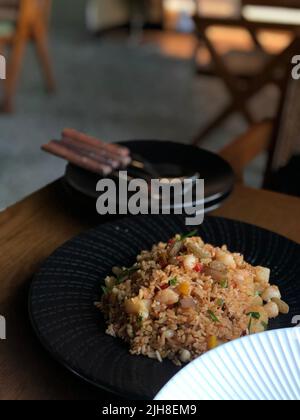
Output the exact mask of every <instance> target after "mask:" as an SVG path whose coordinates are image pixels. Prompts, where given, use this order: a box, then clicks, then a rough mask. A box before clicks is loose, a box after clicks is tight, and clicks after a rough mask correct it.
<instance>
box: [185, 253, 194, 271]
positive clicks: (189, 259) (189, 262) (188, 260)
mask: <svg viewBox="0 0 300 420" xmlns="http://www.w3.org/2000/svg"><path fill="white" fill-rule="evenodd" d="M197 262H198V260H197V258H196V257H195V256H194V255H192V254H190V255H186V256H185V257H183V266H184V268H185V269H186V270H193V269H194V267H195V265H196V264H197Z"/></svg>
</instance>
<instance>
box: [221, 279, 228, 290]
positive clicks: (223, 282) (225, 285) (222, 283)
mask: <svg viewBox="0 0 300 420" xmlns="http://www.w3.org/2000/svg"><path fill="white" fill-rule="evenodd" d="M220 286H221V287H222V289H228V280H227V279H223V280H221V282H220Z"/></svg>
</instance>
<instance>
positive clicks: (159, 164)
mask: <svg viewBox="0 0 300 420" xmlns="http://www.w3.org/2000/svg"><path fill="white" fill-rule="evenodd" d="M120 144H123V145H124V146H126V147H128V148H129V149H130V150H131V152H132V153H133V154H136V155H138V156H141V157H142V158H144V159H145V160H147V161H148V162H151V164H152V165H153V166H154V167H155V168H156V170H157V172H158V173H159V175H160V176H161V177H174V178H176V177H182V176H192V175H194V174H195V173H199V174H200V178H202V179H204V180H205V203H206V207H207V208H213V207H215V206H216V203H219V202H220V203H221V202H222V201H224V199H226V198H227V197H228V195H229V194H230V192H231V191H232V189H233V185H234V174H233V171H232V168H231V167H230V165H229V164H228V163H227V162H226V161H225V160H223V159H222V158H221V157H220V156H218V155H216V154H214V153H211V152H208V151H206V150H203V149H199V148H198V147H195V146H191V145H185V144H181V143H174V142H170V141H159V140H135V141H134V140H133V141H124V142H121V143H120ZM65 180H66V182H67V183H68V184H69V185H70V186H71V187H72V188H73V189H75V190H77V191H79V192H80V193H82V194H84V195H86V196H88V197H90V198H93V199H96V198H97V197H98V195H99V193H97V192H96V184H97V182H98V181H99V176H98V175H95V174H92V173H90V172H88V171H85V170H83V169H81V168H79V167H77V166H73V165H68V166H67V170H66V174H65ZM212 203H213V204H212Z"/></svg>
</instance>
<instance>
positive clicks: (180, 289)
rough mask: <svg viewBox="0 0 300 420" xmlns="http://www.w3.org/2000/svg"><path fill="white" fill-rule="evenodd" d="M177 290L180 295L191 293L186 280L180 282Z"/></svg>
mask: <svg viewBox="0 0 300 420" xmlns="http://www.w3.org/2000/svg"><path fill="white" fill-rule="evenodd" d="M177 290H178V292H179V293H180V294H181V295H182V296H189V295H190V293H191V287H190V284H189V283H188V282H187V281H183V282H182V283H180V284H179V286H178V287H177Z"/></svg>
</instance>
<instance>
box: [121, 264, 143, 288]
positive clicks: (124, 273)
mask: <svg viewBox="0 0 300 420" xmlns="http://www.w3.org/2000/svg"><path fill="white" fill-rule="evenodd" d="M139 269H140V268H139V267H136V266H133V267H130V268H126V269H125V270H123V271H122V273H121V274H120V275H119V276H118V277H117V282H118V283H119V284H120V283H123V281H124V280H125V279H126V278H127V277H129V276H130V274H132V273H135V272H136V271H138V270H139Z"/></svg>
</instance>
